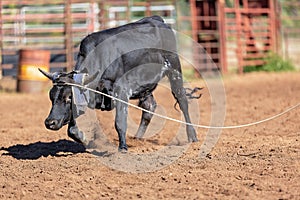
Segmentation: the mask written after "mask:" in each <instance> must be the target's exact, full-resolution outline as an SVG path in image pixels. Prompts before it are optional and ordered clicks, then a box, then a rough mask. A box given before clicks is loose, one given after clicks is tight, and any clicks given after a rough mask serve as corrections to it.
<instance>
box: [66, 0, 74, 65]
mask: <svg viewBox="0 0 300 200" xmlns="http://www.w3.org/2000/svg"><path fill="white" fill-rule="evenodd" d="M71 3H72V0H65V10H64V15H65V31H64V34H65V49H66V61H67V71H71V70H72V69H73V60H74V56H73V40H72V11H71Z"/></svg>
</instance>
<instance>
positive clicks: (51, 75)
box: [38, 68, 54, 80]
mask: <svg viewBox="0 0 300 200" xmlns="http://www.w3.org/2000/svg"><path fill="white" fill-rule="evenodd" d="M38 69H39V71H40V72H41V73H42V74H43V75H44V76H46V77H47V78H49V79H50V80H53V77H54V76H53V74H52V73H50V72H45V71H44V70H42V69H40V68H38Z"/></svg>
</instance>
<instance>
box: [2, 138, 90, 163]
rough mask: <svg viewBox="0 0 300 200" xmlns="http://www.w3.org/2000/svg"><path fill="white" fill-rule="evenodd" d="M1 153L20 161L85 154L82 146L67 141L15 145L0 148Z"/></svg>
mask: <svg viewBox="0 0 300 200" xmlns="http://www.w3.org/2000/svg"><path fill="white" fill-rule="evenodd" d="M0 150H1V151H7V153H2V155H7V156H12V157H14V158H16V159H22V160H36V159H38V158H40V157H42V156H44V157H47V156H56V157H61V156H68V155H70V154H71V155H72V154H77V153H85V152H86V149H85V147H84V146H83V145H82V144H78V143H76V142H73V141H69V140H58V141H55V142H35V143H32V144H26V145H23V144H17V145H14V146H11V147H8V148H5V147H1V149H0Z"/></svg>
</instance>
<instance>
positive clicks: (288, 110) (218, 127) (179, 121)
mask: <svg viewBox="0 0 300 200" xmlns="http://www.w3.org/2000/svg"><path fill="white" fill-rule="evenodd" d="M65 84H66V85H70V86H75V87H79V88H82V89H86V90H89V91H92V92H95V93H98V94H101V95H103V96H106V97H109V98H111V99H114V100H117V101H119V102H121V103H124V104H127V105H129V106H132V107H134V108H136V109H139V110H141V111H144V112H148V113H150V114H152V115H155V116H157V117H160V118H163V119H167V120H170V121H173V122H178V123H181V124H185V125H190V126H194V127H198V128H205V129H235V128H243V127H248V126H254V125H257V124H261V123H264V122H267V121H271V120H273V119H275V118H278V117H280V116H282V115H284V114H286V113H288V112H290V111H291V110H293V109H296V108H297V107H299V106H300V103H298V104H296V105H294V106H292V107H290V108H287V109H286V110H285V111H283V112H281V113H279V114H277V115H274V116H272V117H269V118H266V119H263V120H260V121H256V122H252V123H248V124H242V125H236V126H206V125H200V124H192V123H187V122H184V121H181V120H177V119H174V118H171V117H167V116H164V115H161V114H158V113H155V112H151V111H149V110H146V109H144V108H141V107H139V106H136V105H134V104H132V103H129V102H126V101H123V100H122V99H118V98H116V97H113V96H111V95H108V94H105V93H103V92H100V91H97V90H94V89H91V88H88V87H86V86H82V85H78V84H74V83H65Z"/></svg>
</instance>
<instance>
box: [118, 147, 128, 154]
mask: <svg viewBox="0 0 300 200" xmlns="http://www.w3.org/2000/svg"><path fill="white" fill-rule="evenodd" d="M119 152H120V153H127V152H128V149H127V148H125V147H123V148H120V147H119Z"/></svg>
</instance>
